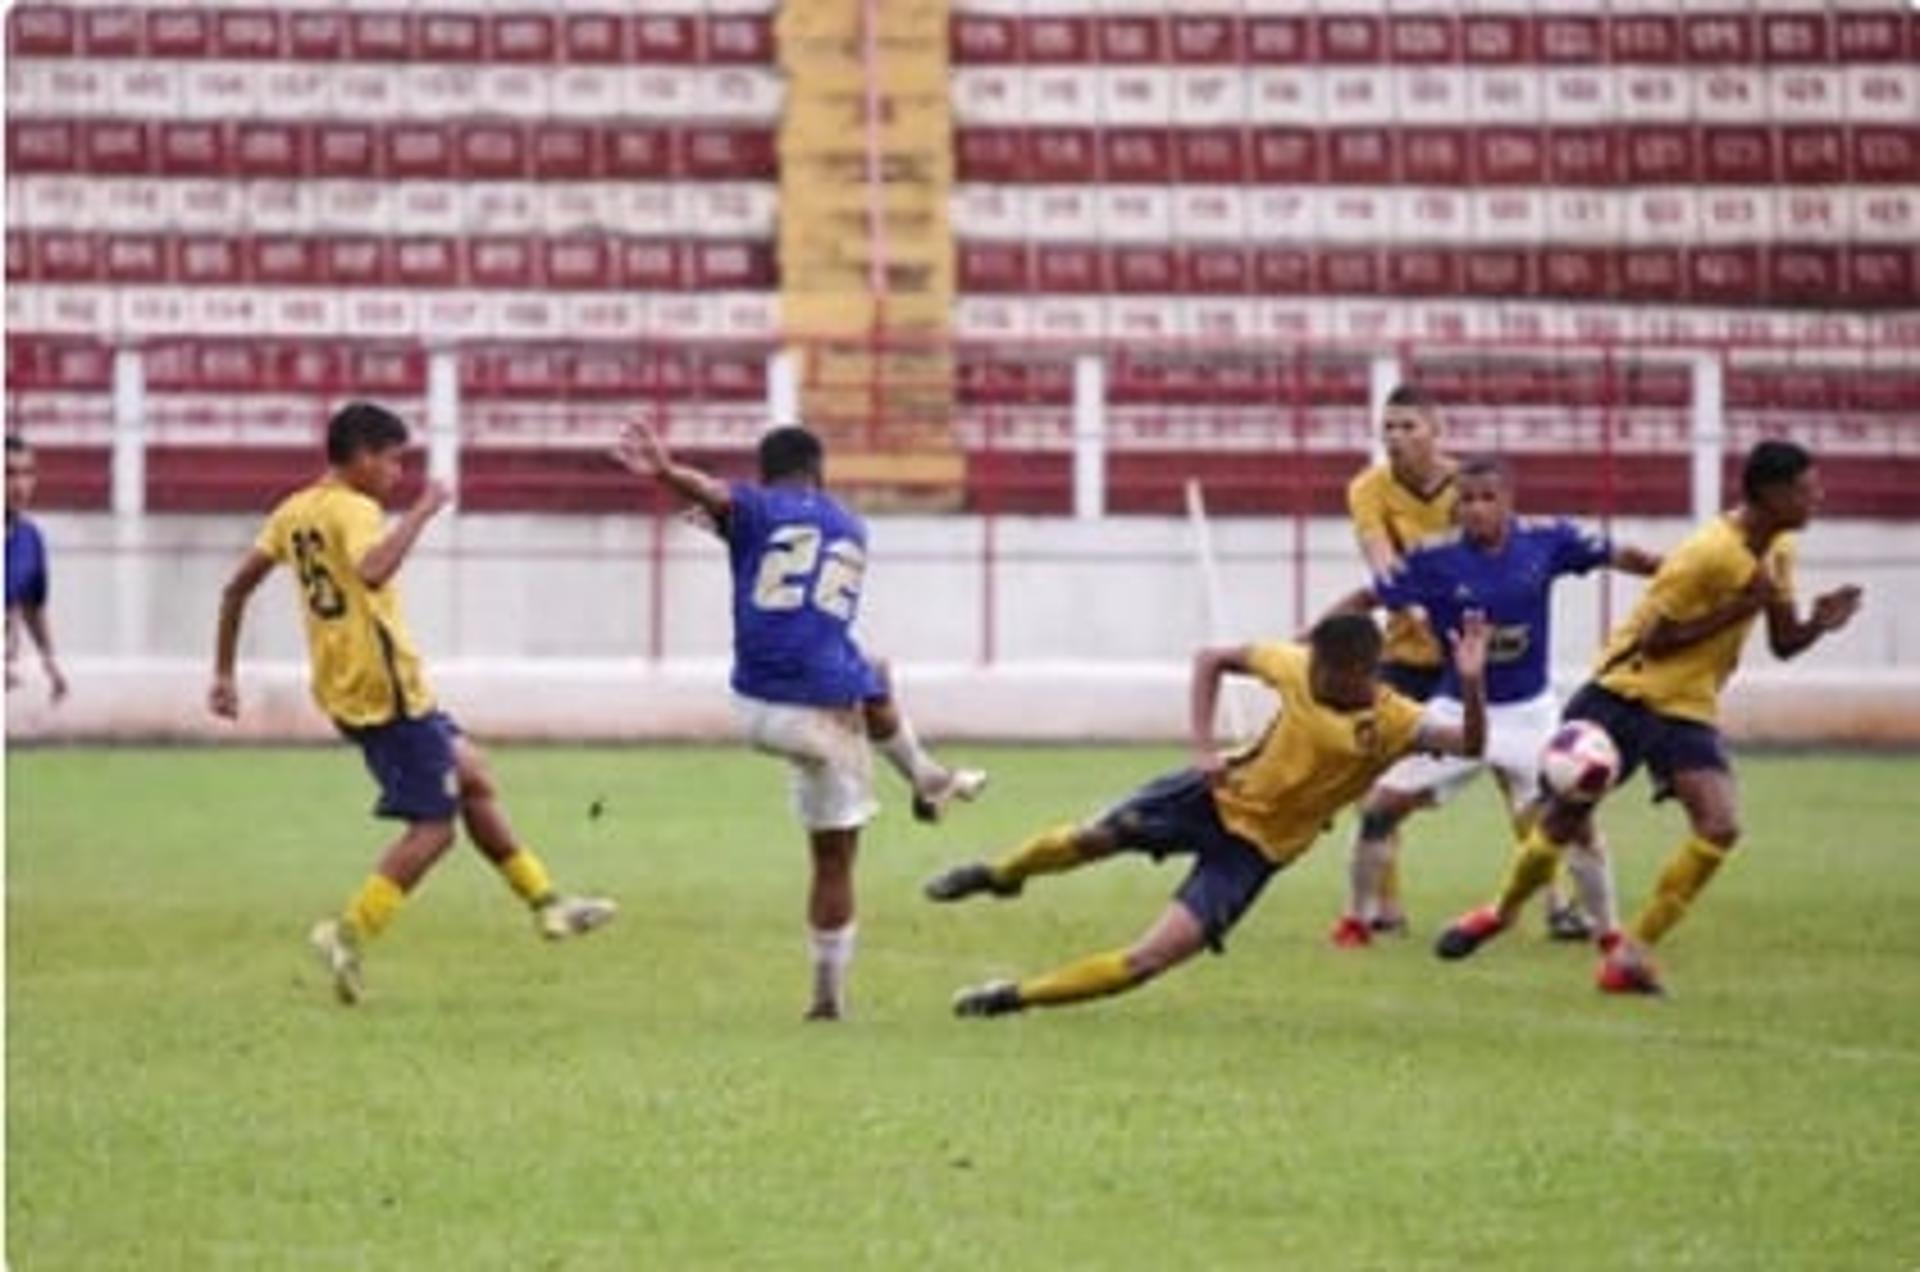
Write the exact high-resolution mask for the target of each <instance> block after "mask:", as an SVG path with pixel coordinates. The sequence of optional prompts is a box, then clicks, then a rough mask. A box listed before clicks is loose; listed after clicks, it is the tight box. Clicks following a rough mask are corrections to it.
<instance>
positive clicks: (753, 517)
mask: <svg viewBox="0 0 1920 1272" xmlns="http://www.w3.org/2000/svg"><path fill="white" fill-rule="evenodd" d="M727 502H728V507H727V524H726V527H725V531H726V539H727V543H728V544H729V545H731V546H732V547H734V548H735V549H738V548H739V547H740V546H741V545H742V544H749V545H752V546H756V547H757V546H758V545H759V543H760V541H761V540H762V539H764V538H765V537H766V533H767V497H766V492H765V491H763V490H761V489H760V487H758V486H755V485H753V484H751V483H750V482H744V481H736V482H731V483H729V484H728V486H727Z"/></svg>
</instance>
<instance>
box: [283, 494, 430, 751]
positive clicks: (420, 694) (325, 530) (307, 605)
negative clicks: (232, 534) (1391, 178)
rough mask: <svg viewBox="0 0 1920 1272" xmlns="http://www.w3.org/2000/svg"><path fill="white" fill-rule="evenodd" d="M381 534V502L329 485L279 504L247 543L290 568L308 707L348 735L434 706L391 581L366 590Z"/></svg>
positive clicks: (382, 520) (397, 593)
mask: <svg viewBox="0 0 1920 1272" xmlns="http://www.w3.org/2000/svg"><path fill="white" fill-rule="evenodd" d="M384 532H385V524H384V518H383V517H382V516H381V513H380V505H379V504H377V503H375V502H374V501H373V500H372V499H369V498H368V497H367V496H365V495H363V494H361V493H360V492H359V491H357V490H354V489H353V488H351V487H350V486H347V485H345V484H344V483H342V482H340V481H338V480H336V479H334V478H332V477H327V478H323V479H322V480H320V481H317V482H315V483H314V484H313V485H311V486H308V487H307V488H306V489H304V490H298V491H295V492H294V493H293V494H291V495H288V496H287V497H286V498H285V499H283V500H281V501H280V504H279V506H278V507H276V508H275V509H274V510H273V512H272V513H271V514H269V515H268V517H267V524H266V525H265V526H264V527H263V528H262V529H261V531H260V537H259V538H258V539H256V540H255V541H254V546H255V547H256V548H258V549H259V550H260V551H261V552H263V553H265V554H266V555H267V556H270V557H272V558H273V559H274V561H276V562H278V563H279V564H282V565H286V566H289V567H290V568H291V569H292V570H293V572H294V575H295V579H294V583H295V587H296V589H297V591H298V592H299V596H300V616H301V618H302V620H303V621H304V622H305V624H306V632H307V653H308V662H309V667H310V670H311V675H312V688H313V700H314V701H315V702H316V703H318V704H319V705H320V709H321V710H322V711H324V712H326V713H327V714H328V715H329V716H332V717H333V718H334V719H335V720H336V721H338V722H339V723H341V724H345V725H351V726H354V727H356V728H365V727H368V726H371V725H377V724H386V723H388V722H389V721H392V720H395V719H399V718H401V717H414V716H420V715H424V714H426V713H427V712H428V711H429V710H431V709H432V707H433V696H432V695H431V694H430V693H429V692H428V690H427V682H426V677H425V676H424V675H423V674H422V673H421V669H420V655H419V653H418V651H417V650H416V649H415V648H414V644H413V637H411V636H410V635H408V634H407V625H406V623H405V621H404V620H403V619H402V618H401V617H400V591H399V587H398V586H397V584H396V583H395V582H394V581H393V580H392V579H389V580H388V581H387V582H386V584H385V585H384V586H381V587H378V588H370V587H368V586H367V585H366V584H365V583H363V582H362V581H361V579H360V561H361V559H362V558H363V557H365V556H366V554H367V552H368V551H369V550H370V549H371V548H372V547H373V546H374V545H375V544H376V543H378V542H380V537H381V535H382V534H383V533H384Z"/></svg>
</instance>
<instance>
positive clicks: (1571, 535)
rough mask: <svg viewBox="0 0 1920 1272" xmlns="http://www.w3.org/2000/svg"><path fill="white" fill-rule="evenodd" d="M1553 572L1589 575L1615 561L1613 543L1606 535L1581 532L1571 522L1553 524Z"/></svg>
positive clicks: (1564, 521) (1562, 521)
mask: <svg viewBox="0 0 1920 1272" xmlns="http://www.w3.org/2000/svg"><path fill="white" fill-rule="evenodd" d="M1553 540H1554V541H1553V572H1554V573H1555V574H1586V573H1589V572H1591V571H1593V570H1597V569H1599V568H1600V567H1601V566H1603V565H1605V564H1606V563H1607V562H1609V561H1611V560H1613V543H1612V541H1611V540H1609V539H1608V538H1607V537H1606V536H1605V535H1600V534H1594V533H1592V532H1590V531H1586V530H1582V529H1581V528H1580V527H1579V526H1576V525H1575V524H1573V522H1571V521H1567V520H1564V519H1563V520H1560V521H1556V522H1554V523H1553Z"/></svg>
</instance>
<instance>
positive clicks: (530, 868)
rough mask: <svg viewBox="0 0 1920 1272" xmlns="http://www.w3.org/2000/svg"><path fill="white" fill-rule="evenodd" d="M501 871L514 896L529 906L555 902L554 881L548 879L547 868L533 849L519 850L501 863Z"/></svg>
mask: <svg viewBox="0 0 1920 1272" xmlns="http://www.w3.org/2000/svg"><path fill="white" fill-rule="evenodd" d="M499 869H500V873H501V874H502V875H503V876H505V878H506V880H507V886H508V887H509V888H512V889H513V891H514V895H516V896H518V897H519V898H520V899H521V900H522V901H525V902H526V903H527V904H528V905H532V906H540V905H545V904H546V903H547V902H549V901H551V900H553V880H552V879H550V878H548V877H547V867H546V866H545V864H544V863H542V862H541V860H540V858H538V857H536V856H534V855H533V852H532V850H531V849H527V848H521V849H518V850H517V851H515V853H514V854H513V856H511V857H508V858H507V859H506V860H505V861H503V862H501V863H500V867H499Z"/></svg>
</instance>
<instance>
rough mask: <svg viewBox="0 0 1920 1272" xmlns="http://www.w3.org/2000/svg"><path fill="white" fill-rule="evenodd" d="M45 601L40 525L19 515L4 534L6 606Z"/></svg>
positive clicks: (28, 605) (44, 560) (34, 605)
mask: <svg viewBox="0 0 1920 1272" xmlns="http://www.w3.org/2000/svg"><path fill="white" fill-rule="evenodd" d="M46 603H47V545H46V541H45V540H43V539H42V538H41V537H40V527H38V526H36V525H34V524H33V523H32V522H30V521H27V520H24V519H22V520H21V521H20V522H19V523H18V524H17V525H16V526H15V527H14V530H13V533H11V534H9V535H8V536H7V608H8V609H12V608H13V607H14V606H16V605H19V606H24V607H26V608H27V609H40V608H42V607H43V606H45V605H46Z"/></svg>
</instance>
